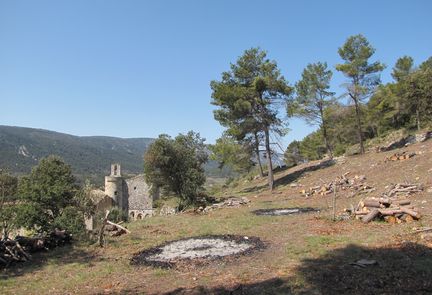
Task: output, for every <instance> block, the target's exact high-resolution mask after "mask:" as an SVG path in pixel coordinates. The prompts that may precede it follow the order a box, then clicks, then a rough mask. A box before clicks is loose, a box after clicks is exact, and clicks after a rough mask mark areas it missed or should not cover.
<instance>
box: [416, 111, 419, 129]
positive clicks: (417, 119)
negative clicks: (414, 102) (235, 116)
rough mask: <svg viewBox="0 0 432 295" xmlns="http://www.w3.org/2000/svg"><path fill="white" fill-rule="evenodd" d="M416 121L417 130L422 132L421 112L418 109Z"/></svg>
mask: <svg viewBox="0 0 432 295" xmlns="http://www.w3.org/2000/svg"><path fill="white" fill-rule="evenodd" d="M416 121H417V130H420V112H419V109H418V107H417V109H416Z"/></svg>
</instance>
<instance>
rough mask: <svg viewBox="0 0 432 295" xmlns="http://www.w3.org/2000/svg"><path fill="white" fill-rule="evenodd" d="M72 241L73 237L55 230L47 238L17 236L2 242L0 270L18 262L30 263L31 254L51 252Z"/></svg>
mask: <svg viewBox="0 0 432 295" xmlns="http://www.w3.org/2000/svg"><path fill="white" fill-rule="evenodd" d="M71 241H72V235H70V234H69V233H67V232H66V231H64V230H54V231H53V232H51V233H50V234H49V235H47V236H45V237H23V236H17V237H16V238H15V240H9V239H8V240H2V241H0V268H3V267H8V266H10V265H12V264H14V263H16V262H25V261H30V260H31V255H30V253H34V252H38V251H42V250H49V249H52V248H55V247H58V246H62V245H65V244H68V243H70V242H71Z"/></svg>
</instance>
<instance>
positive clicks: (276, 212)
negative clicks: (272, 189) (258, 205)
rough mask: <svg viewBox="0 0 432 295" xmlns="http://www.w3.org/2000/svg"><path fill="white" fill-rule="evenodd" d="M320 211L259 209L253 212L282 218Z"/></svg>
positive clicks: (307, 208) (308, 209) (306, 209)
mask: <svg viewBox="0 0 432 295" xmlns="http://www.w3.org/2000/svg"><path fill="white" fill-rule="evenodd" d="M317 211H319V210H318V209H315V208H310V207H306V208H275V209H258V210H255V211H252V213H254V214H255V215H264V216H282V215H291V214H300V213H307V212H317Z"/></svg>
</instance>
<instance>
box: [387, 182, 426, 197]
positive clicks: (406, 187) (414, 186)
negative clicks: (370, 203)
mask: <svg viewBox="0 0 432 295" xmlns="http://www.w3.org/2000/svg"><path fill="white" fill-rule="evenodd" d="M386 189H387V191H386V192H385V193H383V194H382V196H383V197H384V198H393V197H398V196H405V197H407V196H409V195H411V194H415V193H418V192H421V191H423V185H421V184H419V183H397V184H391V185H389V186H386Z"/></svg>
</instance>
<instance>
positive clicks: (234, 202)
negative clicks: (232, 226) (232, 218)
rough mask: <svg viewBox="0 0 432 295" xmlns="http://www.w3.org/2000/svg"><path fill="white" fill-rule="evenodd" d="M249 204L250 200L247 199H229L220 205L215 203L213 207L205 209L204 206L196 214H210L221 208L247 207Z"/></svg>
mask: <svg viewBox="0 0 432 295" xmlns="http://www.w3.org/2000/svg"><path fill="white" fill-rule="evenodd" d="M249 203H250V200H249V199H248V198H246V197H240V198H237V197H230V198H228V199H226V200H224V201H222V202H220V203H215V204H212V205H210V206H207V207H203V206H202V207H199V208H198V209H196V212H198V213H200V212H202V213H207V212H210V211H212V210H215V209H221V208H238V207H240V206H242V205H246V204H249Z"/></svg>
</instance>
